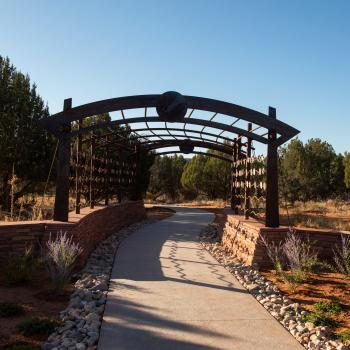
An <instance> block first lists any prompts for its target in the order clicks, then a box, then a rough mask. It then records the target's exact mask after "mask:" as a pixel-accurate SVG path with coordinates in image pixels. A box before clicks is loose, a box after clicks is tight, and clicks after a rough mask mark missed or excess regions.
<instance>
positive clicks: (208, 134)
mask: <svg viewBox="0 0 350 350" xmlns="http://www.w3.org/2000/svg"><path fill="white" fill-rule="evenodd" d="M152 130H153V131H167V130H169V131H181V132H183V129H180V128H158V127H157V128H152ZM144 131H149V129H148V128H140V129H133V130H130V132H131V136H130V139H131V140H134V139H135V140H136V139H139V138H142V137H145V138H146V137H148V136H153V137H155V136H154V135H153V134H152V135H151V134H146V135H142V134H140V135H132V133H139V132H144ZM187 133H193V134H202V135H205V136H211V137H215V138H218V139H222V140H223V141H227V142H230V143H233V142H234V139H230V138H228V137H225V136H221V135H220V136H218V135H217V134H213V133H210V132H205V131H202V132H201V131H198V130H195V129H186V134H184V135H179V134H172V135H171V136H175V137H187V138H188V139H191V137H193V136H191V135H187ZM109 135H114V133H113V132H110V133H107V134H103V135H97V136H95V137H94V139H100V138H103V137H106V136H109ZM161 136H169V134H167V135H161ZM83 142H84V141H83ZM213 142H216V143H220V144H224V142H218V141H213ZM242 146H243V147H244V146H246V144H245V143H242Z"/></svg>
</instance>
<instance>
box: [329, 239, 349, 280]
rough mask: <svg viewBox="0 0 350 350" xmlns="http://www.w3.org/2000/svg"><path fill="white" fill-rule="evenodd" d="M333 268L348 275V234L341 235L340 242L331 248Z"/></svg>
mask: <svg viewBox="0 0 350 350" xmlns="http://www.w3.org/2000/svg"><path fill="white" fill-rule="evenodd" d="M333 253H334V257H333V260H334V263H335V268H336V270H337V271H338V272H340V273H342V274H344V275H346V276H348V277H350V235H342V236H341V244H340V245H338V246H336V248H335V249H334V250H333Z"/></svg>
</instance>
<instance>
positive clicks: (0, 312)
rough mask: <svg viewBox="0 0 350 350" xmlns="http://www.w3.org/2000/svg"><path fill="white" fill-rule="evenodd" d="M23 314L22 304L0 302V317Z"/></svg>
mask: <svg viewBox="0 0 350 350" xmlns="http://www.w3.org/2000/svg"><path fill="white" fill-rule="evenodd" d="M23 314H24V309H23V307H22V306H20V305H18V304H15V303H11V302H3V303H0V317H13V316H20V315H23Z"/></svg>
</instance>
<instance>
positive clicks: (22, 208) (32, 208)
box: [0, 194, 75, 222]
mask: <svg viewBox="0 0 350 350" xmlns="http://www.w3.org/2000/svg"><path fill="white" fill-rule="evenodd" d="M54 203H55V196H54V195H53V194H50V195H46V196H45V197H42V196H39V195H36V194H32V195H26V196H23V197H22V198H20V199H19V200H18V201H17V203H16V207H15V208H14V210H13V214H12V215H11V213H10V212H5V211H1V210H0V221H5V222H9V221H38V220H50V219H52V217H53V208H54ZM74 203H75V199H74V198H73V197H70V198H69V207H70V209H73V208H74Z"/></svg>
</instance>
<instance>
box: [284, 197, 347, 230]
mask: <svg viewBox="0 0 350 350" xmlns="http://www.w3.org/2000/svg"><path fill="white" fill-rule="evenodd" d="M280 214H281V223H282V224H285V225H293V226H296V227H310V228H322V229H330V230H336V231H350V202H346V201H341V200H327V201H317V202H316V201H308V202H306V203H302V202H296V203H295V204H294V205H293V206H288V208H287V207H285V206H284V207H281V210H280ZM288 215H289V220H288Z"/></svg>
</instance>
